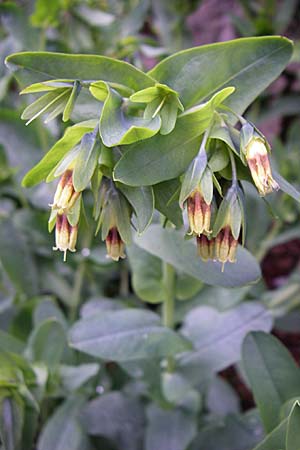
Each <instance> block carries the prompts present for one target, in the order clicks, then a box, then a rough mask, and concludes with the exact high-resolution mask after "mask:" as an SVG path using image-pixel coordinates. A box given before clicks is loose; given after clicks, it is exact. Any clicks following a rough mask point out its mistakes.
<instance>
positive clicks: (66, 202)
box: [51, 169, 80, 211]
mask: <svg viewBox="0 0 300 450" xmlns="http://www.w3.org/2000/svg"><path fill="white" fill-rule="evenodd" d="M79 196H80V192H76V191H75V188H74V184H73V170H72V169H67V170H66V171H65V172H64V173H63V174H62V176H61V178H60V180H59V183H58V185H57V188H56V192H55V194H54V199H53V204H52V205H51V207H52V209H58V210H62V211H68V210H70V209H71V208H72V207H73V206H74V204H75V202H76V200H77V199H78V197H79Z"/></svg>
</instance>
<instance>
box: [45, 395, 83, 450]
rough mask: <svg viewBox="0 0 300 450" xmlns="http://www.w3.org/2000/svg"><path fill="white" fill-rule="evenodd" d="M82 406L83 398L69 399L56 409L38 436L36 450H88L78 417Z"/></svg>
mask: <svg viewBox="0 0 300 450" xmlns="http://www.w3.org/2000/svg"><path fill="white" fill-rule="evenodd" d="M83 404H84V399H83V398H81V397H71V398H69V399H68V400H67V401H65V402H64V403H63V404H62V405H61V406H60V407H59V408H57V409H56V410H55V412H54V414H53V415H52V416H51V417H50V418H49V419H48V420H47V422H46V424H45V425H44V428H43V429H42V431H41V434H40V435H39V438H38V442H37V450H66V449H68V450H89V448H90V447H89V444H88V440H87V437H86V435H85V433H84V432H83V430H82V428H81V424H80V421H79V417H78V416H79V413H80V411H81V409H82V406H83Z"/></svg>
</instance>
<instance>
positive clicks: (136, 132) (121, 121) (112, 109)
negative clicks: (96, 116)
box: [100, 89, 161, 147]
mask: <svg viewBox="0 0 300 450" xmlns="http://www.w3.org/2000/svg"><path fill="white" fill-rule="evenodd" d="M160 126H161V120H160V118H159V117H158V116H157V117H155V118H153V119H152V118H151V119H144V118H142V117H137V116H130V115H129V114H126V112H125V111H124V105H123V98H122V97H121V96H120V95H119V94H118V93H117V92H116V91H114V90H112V89H109V93H108V96H107V97H106V100H105V102H104V106H103V109H102V113H101V118H100V135H101V138H102V140H103V143H104V145H106V146H107V147H114V146H116V145H121V144H132V143H133V142H136V141H140V140H143V139H148V138H150V137H152V136H154V135H155V134H156V133H157V132H158V131H159V129H160Z"/></svg>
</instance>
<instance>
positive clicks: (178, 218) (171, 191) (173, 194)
mask: <svg viewBox="0 0 300 450" xmlns="http://www.w3.org/2000/svg"><path fill="white" fill-rule="evenodd" d="M180 186H181V183H180V181H179V179H178V178H176V179H174V180H168V181H164V182H162V183H157V184H155V185H154V186H153V192H154V197H155V208H156V209H157V210H158V211H159V212H161V213H162V214H163V215H164V216H165V217H166V218H167V219H168V220H169V221H170V222H171V223H173V224H174V225H175V226H176V227H178V228H180V227H182V225H183V220H182V211H181V209H180V207H179V204H178V198H179V191H180Z"/></svg>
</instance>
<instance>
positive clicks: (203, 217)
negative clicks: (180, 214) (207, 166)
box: [186, 186, 211, 236]
mask: <svg viewBox="0 0 300 450" xmlns="http://www.w3.org/2000/svg"><path fill="white" fill-rule="evenodd" d="M186 203H187V213H188V220H189V225H190V234H196V235H197V236H200V235H201V234H203V233H205V234H210V233H211V230H210V218H211V205H210V203H207V202H206V200H205V198H204V196H203V194H202V192H201V188H200V186H199V187H197V188H196V189H195V190H194V191H193V192H192V193H191V194H190V195H189V197H188V199H187V201H186Z"/></svg>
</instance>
